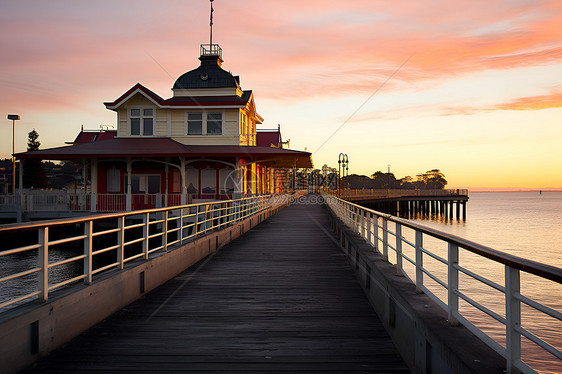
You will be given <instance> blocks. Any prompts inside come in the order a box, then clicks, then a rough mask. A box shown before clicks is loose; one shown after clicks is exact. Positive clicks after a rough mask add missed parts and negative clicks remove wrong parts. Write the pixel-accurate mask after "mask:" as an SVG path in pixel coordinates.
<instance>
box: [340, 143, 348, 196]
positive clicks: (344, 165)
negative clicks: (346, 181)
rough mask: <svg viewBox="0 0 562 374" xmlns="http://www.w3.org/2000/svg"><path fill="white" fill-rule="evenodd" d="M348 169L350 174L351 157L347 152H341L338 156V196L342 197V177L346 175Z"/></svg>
mask: <svg viewBox="0 0 562 374" xmlns="http://www.w3.org/2000/svg"><path fill="white" fill-rule="evenodd" d="M342 168H343V175H342ZM346 170H347V173H348V175H349V158H348V157H347V154H345V153H340V155H339V157H338V174H339V176H340V178H339V180H338V197H341V179H342V178H343V177H345V175H346V174H345V171H346Z"/></svg>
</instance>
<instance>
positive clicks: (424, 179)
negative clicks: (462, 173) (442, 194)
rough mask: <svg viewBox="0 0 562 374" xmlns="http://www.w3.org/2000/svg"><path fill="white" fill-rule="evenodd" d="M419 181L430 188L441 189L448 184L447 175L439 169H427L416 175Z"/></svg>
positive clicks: (426, 187)
mask: <svg viewBox="0 0 562 374" xmlns="http://www.w3.org/2000/svg"><path fill="white" fill-rule="evenodd" d="M416 178H417V182H420V184H423V186H424V187H423V188H425V189H429V190H441V189H443V188H445V186H446V185H447V180H446V179H445V175H444V174H443V173H442V172H441V171H440V170H439V169H433V170H429V171H426V172H425V173H423V174H418V175H417V176H416Z"/></svg>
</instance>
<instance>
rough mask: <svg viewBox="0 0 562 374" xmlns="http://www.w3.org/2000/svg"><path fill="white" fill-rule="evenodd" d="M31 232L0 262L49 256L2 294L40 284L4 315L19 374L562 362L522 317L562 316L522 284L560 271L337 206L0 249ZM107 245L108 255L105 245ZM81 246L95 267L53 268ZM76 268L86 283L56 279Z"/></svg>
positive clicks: (53, 228)
mask: <svg viewBox="0 0 562 374" xmlns="http://www.w3.org/2000/svg"><path fill="white" fill-rule="evenodd" d="M112 222H113V223H112ZM65 227H66V228H68V227H74V228H78V229H79V231H80V232H81V233H82V234H78V235H77V234H76V230H65V229H62V228H65ZM22 232H27V233H34V235H37V236H36V237H37V238H38V240H37V241H36V242H35V243H34V244H29V243H26V245H23V246H22V247H18V248H12V249H10V250H5V251H2V252H0V256H1V257H2V258H7V256H10V255H18V254H21V253H26V252H33V251H36V253H37V254H38V256H39V257H38V258H39V265H38V267H36V268H32V269H28V270H25V271H21V272H19V273H17V274H11V275H8V276H3V278H2V279H1V281H3V282H4V281H7V280H17V279H23V278H24V277H26V276H29V275H30V274H35V275H36V277H37V279H38V282H36V283H35V284H36V286H35V287H34V288H33V289H31V290H29V291H28V293H27V294H25V295H21V296H18V297H13V298H12V299H11V300H9V301H7V302H3V303H2V304H1V305H0V307H1V308H2V310H1V311H0V357H1V358H2V362H3V363H4V365H3V370H4V371H5V372H6V373H16V372H18V371H20V370H23V369H25V371H24V372H26V373H33V372H42V373H43V372H60V371H70V372H81V371H88V370H95V371H97V372H120V371H131V370H134V371H140V372H142V371H146V372H154V371H159V372H166V371H182V372H203V371H209V370H211V371H218V372H235V371H238V372H239V371H244V372H272V371H280V372H309V371H320V372H326V371H335V372H355V371H356V372H397V373H400V372H414V373H432V372H440V373H458V372H472V373H497V372H501V371H502V370H507V371H508V372H511V373H517V372H532V368H530V367H528V366H527V365H526V364H525V362H524V361H523V360H522V353H521V339H522V338H527V339H534V340H533V341H536V342H537V343H538V344H540V345H541V347H543V348H544V349H545V351H546V352H548V353H549V354H553V355H555V356H556V355H560V352H559V351H557V350H556V348H555V347H552V346H550V345H549V344H548V343H547V342H544V341H542V340H541V339H540V338H538V337H536V336H535V335H533V334H532V333H530V332H528V331H527V330H525V329H524V328H522V327H521V324H520V321H521V312H520V308H521V305H522V304H526V305H527V306H531V307H534V308H536V309H537V310H540V311H542V312H544V313H547V314H549V315H550V316H552V318H554V319H555V320H556V319H558V320H560V312H559V311H556V310H552V309H551V308H549V307H547V306H545V305H542V304H540V303H537V302H535V301H533V300H530V299H528V298H527V297H525V296H524V295H522V294H520V281H519V278H520V276H519V273H520V272H526V273H531V274H534V275H537V276H541V277H543V278H545V279H549V280H552V281H555V282H558V283H562V272H561V271H560V269H558V268H554V267H551V266H548V265H544V264H538V263H534V262H532V261H527V260H523V259H519V258H516V257H514V256H509V255H506V254H503V253H501V252H498V251H494V250H492V249H490V248H486V247H483V246H480V245H478V244H476V243H472V242H469V241H466V240H464V239H462V238H458V237H455V236H452V235H448V234H445V233H442V232H439V231H437V230H433V229H429V228H425V227H423V226H421V225H417V224H416V223H413V222H411V221H408V220H404V219H402V218H398V217H393V216H390V215H388V214H384V213H380V212H376V211H372V210H370V209H367V208H363V207H361V206H359V205H356V204H353V203H351V202H348V201H345V200H342V199H339V198H337V197H334V196H330V195H327V194H322V195H318V194H309V195H304V194H303V193H296V194H289V195H279V196H267V197H255V198H246V199H240V200H230V201H216V202H209V203H201V204H193V205H186V206H178V207H173V208H161V209H152V210H144V211H135V212H125V213H113V214H102V215H95V216H90V217H79V218H68V219H64V220H54V221H43V222H30V223H23V224H14V225H4V226H0V235H6V234H10V235H13V234H17V233H22ZM65 232H66V233H67V234H66V236H65V235H64V233H65ZM50 233H52V234H53V235H52V236H50V235H49V234H50ZM410 234H411V235H410ZM28 236H29V235H28ZM103 236H107V237H108V238H109V239H108V240H109V241H110V242H111V243H108V241H103V242H102V241H98V240H96V239H95V238H99V237H103ZM412 237H413V239H412ZM429 237H431V238H433V239H439V240H442V241H444V242H445V243H448V246H449V252H448V254H446V255H445V257H444V258H443V257H440V256H441V255H439V254H438V253H437V252H435V251H433V250H431V249H429V248H425V247H427V246H424V244H423V243H424V238H429ZM71 242H76V243H78V245H79V247H80V248H83V252H82V254H76V255H74V257H70V258H64V259H58V260H56V261H55V260H54V259H49V258H50V257H49V253H50V252H53V251H55V248H56V246H57V245H61V244H68V243H71ZM461 251H470V252H472V253H476V254H479V255H481V256H483V260H484V259H486V260H491V261H495V262H499V263H501V264H503V265H504V266H505V268H506V270H505V271H506V274H505V275H506V279H507V280H506V284H505V286H502V285H496V284H495V283H493V281H492V280H489V279H487V278H486V277H484V276H483V275H482V274H477V273H475V272H473V271H469V270H468V269H464V268H463V267H462V266H461V265H460V264H459V252H461ZM98 256H109V258H110V263H107V257H106V262H103V263H102V262H98V261H96V258H97V257H98ZM430 258H432V259H438V260H439V261H442V262H443V263H444V264H445V266H446V267H447V268H448V276H445V279H441V277H442V275H441V274H438V273H435V272H430V271H429V270H428V268H427V267H426V266H424V265H423V264H424V261H426V262H427V261H429V259H430ZM111 259H113V260H111ZM70 263H77V264H78V265H79V268H80V269H83V271H80V272H79V273H78V274H76V273H75V274H70V275H68V278H67V279H60V277H59V278H57V277H54V275H53V271H54V270H53V269H55V268H57V267H60V266H65V265H68V264H70ZM410 264H411V266H412V267H413V272H411V271H409V270H408V267H409V265H410ZM461 273H462V274H463V276H465V275H470V276H472V277H475V278H476V279H479V280H480V281H482V282H485V283H486V284H490V285H493V286H495V287H497V288H498V289H500V290H501V291H502V292H503V293H504V294H505V297H506V298H507V300H509V302H508V303H507V307H506V309H505V310H504V311H498V312H496V311H491V310H489V309H487V308H486V307H485V306H483V305H481V304H479V303H478V302H477V301H475V300H474V299H472V298H471V297H469V296H467V295H466V294H465V292H466V291H464V292H461V291H460V287H459V278H460V277H459V275H460V274H461ZM435 281H437V282H440V283H442V284H443V286H445V289H446V290H448V296H446V297H445V299H443V298H440V297H438V296H437V293H436V292H435V291H434V290H432V287H431V286H430V283H431V282H435ZM34 300H35V301H34ZM461 300H464V301H467V300H468V301H470V302H472V303H474V305H475V306H477V307H479V308H480V309H481V310H483V311H485V312H487V313H489V314H490V315H491V316H495V317H497V319H498V321H501V322H502V323H504V324H505V325H506V332H507V342H508V343H507V346H503V345H501V344H499V343H497V342H496V341H495V340H494V339H492V338H490V337H489V336H487V335H486V334H485V333H484V332H482V331H481V330H480V329H479V328H478V327H476V326H474V325H473V324H472V323H471V322H470V321H468V320H467V319H466V318H465V316H463V315H462V314H461V312H460V310H459V301H461ZM500 313H507V314H504V315H505V316H506V318H504V317H502V316H501V315H500Z"/></svg>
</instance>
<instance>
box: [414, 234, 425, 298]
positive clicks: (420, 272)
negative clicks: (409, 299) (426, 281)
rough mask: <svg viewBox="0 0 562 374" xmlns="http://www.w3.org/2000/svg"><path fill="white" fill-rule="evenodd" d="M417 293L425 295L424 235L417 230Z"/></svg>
mask: <svg viewBox="0 0 562 374" xmlns="http://www.w3.org/2000/svg"><path fill="white" fill-rule="evenodd" d="M415 244H416V292H418V293H423V291H422V286H423V252H422V248H423V233H422V232H421V231H418V230H416V243H415Z"/></svg>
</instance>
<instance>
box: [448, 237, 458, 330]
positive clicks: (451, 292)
mask: <svg viewBox="0 0 562 374" xmlns="http://www.w3.org/2000/svg"><path fill="white" fill-rule="evenodd" d="M448 252H449V256H448V257H449V261H448V264H447V266H448V282H447V283H448V286H449V288H448V290H447V307H448V308H447V313H448V316H447V318H448V320H449V325H450V326H457V325H458V324H459V321H458V320H457V317H456V316H457V315H458V313H459V296H458V294H457V291H458V289H459V270H458V269H457V268H456V266H457V265H458V264H459V246H458V245H456V244H453V243H449V250H448Z"/></svg>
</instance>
